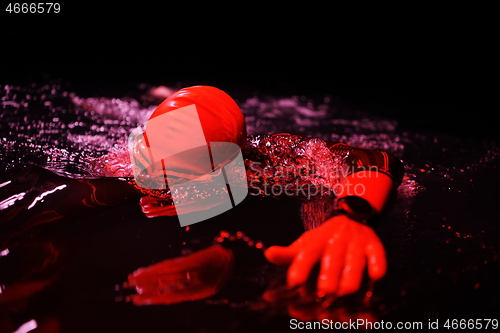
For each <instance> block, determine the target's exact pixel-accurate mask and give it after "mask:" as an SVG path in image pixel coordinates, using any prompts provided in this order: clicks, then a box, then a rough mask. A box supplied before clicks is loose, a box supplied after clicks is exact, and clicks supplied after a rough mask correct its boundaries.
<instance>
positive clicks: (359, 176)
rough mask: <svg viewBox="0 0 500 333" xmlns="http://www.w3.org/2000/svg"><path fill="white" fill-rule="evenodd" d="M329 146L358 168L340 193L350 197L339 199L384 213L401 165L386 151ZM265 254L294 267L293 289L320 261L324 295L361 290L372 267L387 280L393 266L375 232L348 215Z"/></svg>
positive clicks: (290, 272)
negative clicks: (362, 202)
mask: <svg viewBox="0 0 500 333" xmlns="http://www.w3.org/2000/svg"><path fill="white" fill-rule="evenodd" d="M329 147H330V149H331V150H332V151H333V152H334V153H335V154H346V155H344V156H346V161H347V162H348V163H350V164H349V165H351V166H353V168H352V169H351V170H350V171H349V173H348V175H347V176H346V177H345V178H344V179H343V180H342V182H341V188H340V189H341V190H342V189H343V190H344V193H339V195H338V198H343V197H347V196H349V195H354V196H358V197H361V198H363V199H365V200H366V201H367V202H368V203H369V204H370V205H371V206H372V208H374V209H375V210H376V212H378V213H381V212H382V211H383V210H384V208H385V207H386V206H387V202H388V201H389V200H388V199H389V197H390V195H391V193H393V190H394V189H395V188H396V187H397V186H396V185H398V184H399V182H400V181H401V178H402V170H403V169H402V163H401V161H399V159H397V158H396V157H395V156H394V155H390V154H388V153H385V152H378V151H370V150H364V149H360V148H356V147H351V146H348V145H345V144H332V145H331V146H329ZM368 166H372V168H371V169H370V168H368ZM375 167H376V168H375ZM362 171H365V172H364V173H361V172H362ZM356 186H358V187H357V189H358V190H359V191H358V192H357V193H356V192H354V193H349V192H348V190H349V188H350V190H352V191H354V190H355V187H356ZM265 255H266V257H267V259H268V260H269V261H271V262H273V263H275V264H281V265H290V267H289V269H288V274H287V284H288V286H289V287H294V286H297V285H300V284H303V283H305V282H306V280H307V279H308V277H309V274H310V272H311V270H312V268H313V266H314V265H316V264H317V263H319V264H320V274H319V277H318V281H317V290H318V295H320V296H321V295H326V294H336V295H337V296H342V295H346V294H350V293H353V292H356V291H357V290H358V289H359V287H360V285H361V280H362V276H363V272H364V269H365V267H366V266H367V268H368V275H369V276H370V278H371V279H372V280H378V279H380V278H382V277H383V276H384V275H385V272H386V268H387V262H386V258H385V250H384V246H383V244H382V242H381V241H380V239H379V238H378V236H377V235H376V233H375V231H374V230H373V228H372V227H369V226H367V225H365V224H363V223H360V222H357V221H355V220H354V219H352V218H350V217H348V216H346V215H344V214H340V215H336V216H333V217H330V218H328V219H327V220H326V221H325V222H324V223H323V224H322V225H321V226H319V227H318V228H316V229H312V230H309V231H306V232H305V233H304V234H303V235H302V236H300V237H299V238H298V239H297V240H296V241H295V242H294V243H292V244H291V245H290V246H287V247H281V246H272V247H270V248H269V249H267V250H266V252H265Z"/></svg>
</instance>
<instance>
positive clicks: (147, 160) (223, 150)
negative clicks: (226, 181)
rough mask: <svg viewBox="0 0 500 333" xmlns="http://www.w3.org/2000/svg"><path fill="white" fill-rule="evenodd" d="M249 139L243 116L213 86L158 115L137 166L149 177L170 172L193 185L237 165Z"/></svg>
mask: <svg viewBox="0 0 500 333" xmlns="http://www.w3.org/2000/svg"><path fill="white" fill-rule="evenodd" d="M246 135H247V133H246V128H245V118H244V116H243V113H242V112H241V110H240V108H239V107H238V105H237V104H236V102H235V101H234V100H233V99H232V98H231V97H230V96H229V95H228V94H226V93H225V92H223V91H222V90H220V89H217V88H214V87H210V86H193V87H188V88H184V89H181V90H179V91H177V92H175V93H174V94H172V95H171V96H170V97H168V98H167V99H166V100H164V101H163V102H162V103H161V104H160V105H159V106H158V107H157V108H156V110H155V111H154V112H153V114H152V115H151V117H150V118H149V120H148V122H147V124H146V128H145V132H144V135H142V134H141V135H138V136H136V137H135V143H134V145H133V148H132V156H133V161H134V162H133V163H134V165H140V166H141V167H140V168H141V169H142V171H141V172H140V173H141V174H145V175H148V177H149V176H155V177H156V176H158V177H160V178H161V176H162V174H163V173H164V172H166V174H168V175H177V176H178V177H180V178H188V179H189V178H192V177H193V176H194V177H197V176H199V175H204V174H207V173H209V172H210V171H212V170H215V169H216V168H217V167H218V166H221V165H224V164H226V163H228V162H229V161H231V160H232V158H233V157H234V156H235V155H236V154H238V152H239V149H238V147H241V146H243V144H244V143H245V142H246ZM207 147H208V149H209V150H207ZM160 178H159V179H160Z"/></svg>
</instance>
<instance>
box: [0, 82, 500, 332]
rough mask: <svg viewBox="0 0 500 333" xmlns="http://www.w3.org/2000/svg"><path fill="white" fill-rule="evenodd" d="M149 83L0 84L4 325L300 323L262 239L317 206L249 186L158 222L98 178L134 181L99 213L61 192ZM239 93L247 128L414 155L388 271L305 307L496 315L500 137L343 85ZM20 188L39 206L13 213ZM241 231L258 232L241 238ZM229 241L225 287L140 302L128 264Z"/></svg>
mask: <svg viewBox="0 0 500 333" xmlns="http://www.w3.org/2000/svg"><path fill="white" fill-rule="evenodd" d="M149 88H151V87H150V86H149V85H148V84H143V85H140V86H138V87H137V88H136V89H135V90H134V91H127V92H123V93H122V94H121V95H116V96H92V97H88V96H85V97H82V96H84V94H83V93H82V94H81V95H80V92H78V91H72V90H70V89H68V85H67V83H65V82H64V81H60V80H59V81H50V82H48V83H44V84H33V85H26V86H11V85H8V84H3V85H1V86H0V98H1V109H2V111H1V116H0V119H1V122H0V126H1V127H0V140H1V146H0V169H1V175H0V184H2V185H3V186H2V188H0V208H1V209H2V211H0V221H1V222H0V235H1V242H2V243H1V248H0V251H2V252H1V254H2V256H1V257H0V285H1V289H0V290H1V291H2V293H1V294H0V313H2V315H1V317H0V331H2V332H3V331H5V332H12V331H14V330H15V329H16V328H17V327H18V326H19V325H21V324H22V323H25V322H28V321H30V320H31V319H35V320H36V322H37V323H38V325H39V326H40V327H42V326H46V327H47V328H48V329H52V331H60V332H147V331H155V332H156V331H158V332H164V331H165V332H184V331H186V332H255V331H264V332H265V331H285V330H287V329H288V328H289V325H290V324H289V320H290V318H291V317H290V315H289V313H290V309H289V307H288V309H287V306H286V304H285V305H283V304H280V303H268V302H266V301H264V300H263V299H262V293H263V292H264V291H266V290H267V289H269V288H272V287H273V286H274V287H275V286H277V285H278V286H279V285H280V283H282V279H283V277H284V274H285V270H284V269H282V268H279V267H275V266H273V265H271V264H268V263H266V261H265V259H264V258H263V255H262V249H260V248H259V247H258V246H256V244H258V242H257V241H261V242H262V243H263V245H264V246H270V245H276V244H279V245H288V244H290V243H291V242H292V241H293V240H294V239H296V238H297V237H298V236H299V235H300V234H301V233H302V232H303V231H304V223H306V222H307V221H303V219H302V218H301V212H303V211H304V210H305V209H307V207H311V206H310V205H313V204H314V203H302V202H299V201H298V200H296V199H295V198H288V197H279V198H275V197H253V196H249V197H247V198H246V199H245V200H244V201H243V202H242V203H241V204H240V205H238V206H237V207H236V208H234V209H232V210H230V211H227V212H225V213H224V214H222V215H221V216H218V217H216V218H213V219H210V220H208V221H204V222H202V223H198V224H195V225H193V226H191V227H190V228H189V230H186V228H181V227H180V226H179V224H178V220H177V219H176V218H175V217H157V218H147V217H146V216H145V215H144V214H143V213H142V212H141V207H140V206H139V205H138V202H139V198H138V197H135V196H134V195H133V194H132V193H130V195H128V194H127V193H126V190H124V189H122V188H121V187H120V185H117V184H118V183H119V181H118V180H116V179H108V180H106V179H100V180H96V181H97V183H96V184H97V185H95V186H97V187H98V188H102V189H105V190H106V191H109V192H110V193H112V192H113V191H114V192H120V191H124V192H121V193H123V194H124V197H126V200H124V201H123V202H122V205H120V206H115V207H111V206H110V207H104V208H102V207H101V208H99V209H87V208H88V207H87V208H86V207H84V206H85V205H84V204H82V201H81V198H79V197H78V196H77V195H75V197H74V198H71V197H66V196H62V195H59V194H58V189H63V188H66V187H65V186H67V187H71V188H74V189H75V191H76V192H78V189H79V188H80V187H78V186H81V191H80V192H82V193H83V192H85V191H86V190H88V187H85V186H83V185H81V184H82V183H81V182H78V180H81V179H89V178H97V177H96V175H95V174H93V172H92V171H95V170H92V169H91V168H90V167H89V165H90V164H89V161H92V160H93V159H95V158H98V157H100V156H103V155H105V154H107V153H108V152H109V151H115V152H119V145H118V146H116V144H119V143H120V142H125V140H126V138H127V136H128V134H129V133H130V131H131V130H132V129H134V128H135V127H136V126H138V125H139V124H141V123H143V122H144V121H146V120H147V119H148V116H149V114H151V112H152V111H153V110H154V108H155V106H156V105H157V103H158V100H155V99H154V98H152V97H151V96H149V95H147V93H146V92H147V90H148V89H149ZM172 88H176V87H172ZM228 93H230V94H231V95H232V96H234V97H235V98H236V100H237V102H238V104H239V105H240V107H241V109H242V111H243V113H244V114H245V116H246V122H247V129H248V132H249V134H272V133H281V132H287V133H294V134H300V135H303V136H312V137H318V138H321V139H323V140H330V141H341V142H345V143H348V144H351V145H355V146H360V147H364V148H370V149H381V150H385V151H388V152H391V153H394V154H396V155H397V156H399V157H400V158H401V159H402V160H403V162H404V164H405V170H406V173H405V177H404V179H403V182H402V184H401V186H400V187H399V189H398V196H397V198H396V200H395V202H394V204H393V207H392V209H391V210H390V211H389V213H388V215H387V216H386V218H385V220H384V222H383V223H382V224H381V225H380V227H379V229H378V234H379V236H380V238H381V239H382V242H383V243H384V245H385V247H386V252H387V260H388V272H387V275H386V276H385V277H384V278H383V279H382V280H380V281H378V282H376V283H375V285H374V286H373V289H369V288H370V286H368V284H367V283H365V284H364V285H363V287H362V288H361V290H360V292H358V293H357V294H355V295H352V296H346V297H344V298H342V299H337V300H336V301H335V302H334V303H333V304H332V306H331V307H330V308H329V309H327V310H321V311H320V310H314V309H312V308H314V306H315V305H314V304H312V305H311V304H309V305H307V306H306V305H304V304H302V305H301V306H299V308H300V309H301V314H302V315H303V316H304V318H308V317H307V316H310V315H311V313H314V315H313V317H314V316H316V319H319V318H322V317H321V313H322V311H323V313H324V314H325V315H326V314H327V313H330V314H331V317H332V318H336V319H338V320H342V321H346V320H348V319H349V318H351V319H356V318H372V320H373V321H375V320H379V321H380V320H384V321H391V322H393V323H394V325H395V323H396V322H398V321H420V322H422V323H423V324H424V327H426V325H427V323H428V320H431V321H435V320H436V319H439V320H440V321H442V322H444V321H445V320H446V319H486V318H490V319H492V318H496V319H499V318H498V313H499V312H498V309H499V299H498V297H499V293H498V287H497V284H498V281H499V278H500V260H499V255H500V242H499V240H500V238H499V236H498V235H499V231H500V227H499V225H498V221H499V220H500V211H499V209H498V206H497V204H498V198H499V195H498V194H499V186H500V176H499V173H498V170H499V169H498V168H499V163H500V162H499V158H498V155H499V149H498V147H497V145H496V143H495V142H492V141H488V140H485V139H481V138H477V139H475V138H471V137H466V136H464V137H456V136H451V135H447V134H443V133H440V132H438V131H434V132H429V131H422V130H419V129H418V128H412V126H411V124H404V125H403V124H401V123H400V122H398V121H397V120H393V119H388V118H383V117H381V116H379V115H377V114H376V113H375V112H372V110H370V109H366V108H364V109H362V108H360V107H359V106H356V105H353V104H351V103H347V102H345V101H343V100H341V99H339V98H337V97H335V96H327V95H325V96H317V95H315V96H269V95H264V94H262V93H259V92H244V91H238V90H237V89H235V91H234V92H231V91H228ZM117 154H118V153H117ZM120 162H123V163H125V161H118V162H117V163H120ZM49 170H50V171H49ZM9 181H11V182H10V183H9ZM115 186H116V188H115ZM47 192H50V193H48V194H46V195H42V194H43V193H47ZM16 195H17V196H16ZM110 197H111V194H110ZM23 198H24V199H25V201H26V200H28V199H29V200H28V201H29V202H28V204H27V205H25V207H24V210H21V211H15V210H14V209H13V208H16V207H17V206H19V207H21V206H20V202H21V201H22V199H23ZM308 205H309V206H308ZM26 206H28V207H26ZM31 206H32V207H31ZM48 207H59V208H58V209H61V207H64V208H63V209H62V210H58V211H63V212H64V214H65V216H66V217H67V218H65V219H61V220H57V221H54V222H50V219H51V218H50V216H48V217H47V219H45V220H44V222H43V223H38V224H36V222H34V220H31V216H33V215H34V214H35V213H36V210H37V209H39V210H40V211H43V210H44V209H47V210H49V208H48ZM28 208H29V209H28ZM31 209H33V210H31ZM52 209H54V208H52ZM16 214H17V215H16ZM12 216H14V217H12ZM221 231H222V232H223V233H222V234H221ZM225 231H227V232H228V234H225V233H224V232H225ZM238 231H242V232H244V233H245V234H246V235H247V236H248V237H249V239H243V237H239V238H242V239H238V237H237V234H236V233H237V232H238ZM221 235H222V236H223V237H222V239H220V237H221ZM231 235H233V236H234V237H233V238H234V239H233V240H231ZM226 236H227V237H226ZM214 239H215V241H214ZM218 241H221V242H222V241H223V242H222V243H223V244H225V246H227V247H228V248H231V249H232V250H233V253H234V271H233V273H232V275H231V276H229V277H228V279H227V280H226V282H225V283H224V285H223V286H222V289H221V290H220V291H219V292H217V293H216V294H215V295H213V296H210V297H207V298H204V299H199V300H194V301H187V302H182V303H176V304H169V305H144V306H136V305H134V304H133V303H131V302H129V301H128V300H129V298H128V297H127V296H128V295H129V294H131V291H129V290H126V289H124V288H123V286H122V284H123V282H125V281H127V275H128V274H130V273H132V272H134V271H135V270H137V269H138V268H140V267H146V266H149V265H151V264H153V263H158V262H161V261H163V260H165V259H169V258H175V257H179V256H182V255H187V254H189V253H193V252H195V251H197V250H200V249H205V248H208V247H210V246H211V245H212V244H213V243H214V242H215V243H217V242H218ZM299 303H300V302H299ZM313 303H314V302H313ZM289 304H290V303H289ZM316 307H319V306H318V305H317V304H316ZM495 316H496V317H495ZM311 319H312V318H311ZM49 331H50V330H49Z"/></svg>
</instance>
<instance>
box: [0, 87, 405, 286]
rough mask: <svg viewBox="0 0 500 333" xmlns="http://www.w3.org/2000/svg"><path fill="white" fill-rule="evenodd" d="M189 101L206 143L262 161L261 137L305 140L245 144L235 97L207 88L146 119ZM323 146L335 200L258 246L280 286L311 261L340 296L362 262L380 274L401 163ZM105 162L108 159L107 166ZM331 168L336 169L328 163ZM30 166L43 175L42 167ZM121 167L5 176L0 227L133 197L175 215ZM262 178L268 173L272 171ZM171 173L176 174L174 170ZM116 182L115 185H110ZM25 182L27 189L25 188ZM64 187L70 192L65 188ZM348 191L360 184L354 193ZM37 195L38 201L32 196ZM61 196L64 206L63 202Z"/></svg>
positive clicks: (302, 277) (172, 100) (163, 197)
mask: <svg viewBox="0 0 500 333" xmlns="http://www.w3.org/2000/svg"><path fill="white" fill-rule="evenodd" d="M192 104H195V105H196V107H197V111H198V116H199V119H200V122H201V126H202V128H203V133H204V136H205V138H204V139H205V140H206V142H230V143H233V144H235V145H238V146H239V147H241V148H242V150H243V152H244V154H246V156H245V158H247V157H248V159H249V158H250V157H249V156H248V155H249V154H250V155H252V154H253V155H259V156H258V157H255V156H253V157H252V158H254V159H256V158H260V159H261V160H266V159H270V158H271V157H270V156H269V155H266V154H268V153H269V152H266V150H265V149H261V148H263V146H265V145H266V144H267V143H272V142H282V143H284V142H288V143H290V144H301V143H302V142H306V141H307V140H308V139H307V138H302V137H300V136H296V135H291V134H275V135H267V136H261V137H259V142H258V143H256V142H255V140H254V142H252V143H251V144H250V143H249V141H250V138H248V137H247V133H246V128H245V121H244V116H243V114H242V112H241V110H240V109H239V107H238V105H237V104H236V102H235V101H234V100H233V99H232V98H231V97H230V96H229V95H227V94H226V93H225V92H223V91H221V90H219V89H217V88H214V87H208V86H194V87H189V88H185V89H181V90H179V91H177V92H176V93H174V94H173V95H171V96H170V97H168V98H167V99H166V100H165V101H163V102H162V103H161V104H160V105H159V106H158V107H157V109H156V110H155V111H154V113H153V114H152V115H151V117H150V120H151V119H154V118H156V117H159V116H161V115H164V114H166V113H168V112H171V111H173V110H176V109H178V108H181V107H184V106H189V105H192ZM169 126H172V125H171V124H165V131H164V132H163V133H164V134H165V135H168V133H169V131H168V130H167V129H168V128H169ZM146 133H147V128H146ZM134 145H135V146H134V149H136V150H137V151H138V156H143V158H144V159H147V156H148V153H147V150H148V148H149V147H148V144H147V142H146V140H145V139H144V138H142V139H141V138H138V139H137V140H136V141H135V143H134ZM324 147H325V149H326V151H328V153H329V154H330V155H328V156H330V157H331V158H335V157H336V156H342V157H343V163H344V164H343V165H344V166H348V168H347V169H346V170H347V171H345V169H344V171H345V172H344V171H342V170H332V172H333V173H335V174H337V175H339V177H338V179H337V180H338V181H335V182H333V181H330V180H329V181H326V185H328V186H330V189H331V190H332V193H334V194H335V195H336V198H335V199H334V202H333V204H332V205H331V208H330V209H329V210H328V211H327V212H325V217H324V222H323V223H322V224H321V225H320V226H318V227H317V228H314V229H312V230H308V231H306V232H304V233H303V234H302V235H301V236H300V237H299V238H298V239H297V240H296V241H295V242H293V243H292V244H291V245H289V246H286V247H280V246H271V247H269V248H268V249H267V250H266V251H265V256H266V258H267V259H268V260H269V261H270V262H272V263H274V264H278V265H288V266H289V268H288V271H287V272H288V273H287V284H288V286H289V287H290V288H292V287H295V286H299V285H301V284H304V283H305V282H306V280H307V279H308V277H309V275H310V274H311V270H312V269H313V267H314V266H315V265H316V264H319V265H320V273H319V277H318V281H317V289H318V295H319V296H322V295H327V294H335V295H337V296H342V295H346V294H350V293H354V292H355V291H356V290H358V289H359V287H360V284H361V280H362V276H363V273H364V270H365V268H367V270H368V275H369V277H370V278H371V279H373V280H378V279H380V278H382V277H383V276H384V274H385V272H386V266H387V264H386V258H385V252H384V247H383V245H382V243H381V241H380V239H379V238H378V236H377V234H376V233H375V231H374V229H373V227H374V225H375V224H374V223H375V222H376V220H377V219H379V217H380V215H382V214H383V212H384V210H385V209H386V208H387V204H388V202H389V201H390V200H389V199H390V197H391V195H392V194H393V193H394V190H395V189H396V187H397V186H398V184H399V182H400V180H401V174H402V167H401V162H400V161H399V159H397V158H396V157H395V156H393V155H391V154H389V153H385V152H380V151H371V150H365V149H360V148H356V147H352V146H349V145H346V144H343V143H336V142H328V143H324ZM252 149H253V150H252ZM255 149H257V150H258V151H259V153H258V154H255V151H254V150H255ZM320 150H321V149H320ZM321 153H325V152H324V151H321ZM127 154H128V153H127ZM325 156H327V155H325ZM111 157H112V156H111V155H110V156H106V157H104V158H103V160H109V159H110V158H111ZM217 158H218V159H219V160H223V159H229V158H231V156H223V153H222V155H221V156H218V157H217ZM112 164H113V163H112V161H110V163H109V167H110V168H112ZM106 165H108V164H106ZM332 166H333V167H341V166H339V165H335V164H332ZM184 169H185V171H188V173H189V172H191V173H196V172H198V170H196V165H194V166H184ZM20 172H22V173H23V177H19V175H11V176H8V177H10V178H11V179H25V180H26V179H28V180H30V179H31V178H30V177H28V176H26V175H27V174H29V173H30V170H28V169H26V168H25V169H24V170H22V171H20ZM36 172H37V173H39V172H45V173H50V172H48V171H46V170H43V169H42V170H41V171H40V170H38V171H36ZM127 172H128V174H127ZM127 172H125V174H122V175H120V177H121V176H123V177H126V176H128V178H123V179H125V180H128V183H127V182H124V181H117V180H116V179H111V178H108V179H106V178H101V179H85V180H82V179H79V180H75V179H66V178H63V177H59V176H55V175H46V177H41V178H43V179H51V181H50V185H51V187H50V188H44V187H43V186H42V185H37V184H38V183H37V182H39V177H38V176H33V177H32V181H31V180H30V181H29V182H28V183H26V184H25V185H23V186H26V191H24V189H22V188H21V187H20V184H19V183H16V182H17V181H13V182H10V181H6V182H4V183H3V184H5V185H4V187H3V190H4V191H7V192H9V198H14V199H12V200H11V201H5V200H4V201H5V202H2V203H3V204H4V206H5V207H2V209H3V212H2V223H1V226H2V227H3V228H5V229H10V230H12V229H14V227H12V226H11V225H10V224H11V223H10V222H11V221H14V217H15V216H18V217H20V218H21V220H22V221H23V226H22V227H23V228H28V227H29V226H31V225H36V224H40V223H46V222H51V221H55V220H58V219H62V218H67V217H69V216H72V214H73V215H74V216H81V214H82V212H84V211H85V210H87V209H88V208H92V207H93V208H95V207H101V208H103V207H108V206H110V205H119V204H123V203H124V202H125V203H128V202H131V201H134V200H135V202H137V200H140V204H141V207H142V210H143V212H144V213H145V214H146V215H147V216H149V217H155V216H172V215H174V214H176V210H175V207H174V205H173V204H172V200H171V198H170V197H169V195H167V192H168V191H167V190H149V189H144V188H141V187H140V186H138V184H137V183H136V182H135V181H134V179H133V178H132V177H131V176H132V175H131V174H130V170H128V171H127ZM162 172H163V171H162ZM247 172H249V170H247ZM112 174H113V172H110V174H109V175H112ZM6 177H7V176H6ZM110 177H111V176H110ZM115 177H118V176H116V175H115ZM266 177H269V178H272V177H273V175H267V176H266ZM41 178H40V179H41ZM179 178H182V175H180V176H179ZM117 183H118V184H119V187H117V186H116V184H117ZM129 184H132V185H133V187H131V186H129ZM56 185H57V186H56ZM54 186H55V187H54ZM33 188H35V190H32V189H33ZM70 189H76V190H74V191H72V192H70V191H69V190H70ZM117 189H119V190H117ZM356 189H363V190H362V191H361V190H358V191H356ZM10 191H12V193H10ZM23 191H24V192H23ZM37 191H38V192H37ZM138 192H139V193H138ZM15 193H17V194H15ZM67 193H70V195H68V194H67ZM21 194H22V195H21ZM16 195H17V197H16ZM38 197H39V198H42V199H43V200H41V199H40V200H36V199H35V198H38ZM34 199H35V201H33V200H34ZM125 199H126V200H125ZM332 200H333V199H332ZM70 201H71V202H77V203H78V204H79V206H77V207H75V205H71V204H69V202H70ZM65 202H68V204H64V203H65ZM35 203H36V205H35ZM55 204H57V205H58V208H57V209H54V205H55ZM186 205H187V206H189V205H190V204H189V203H186ZM60 207H63V208H60ZM64 207H66V208H64ZM63 209H64V211H63ZM191 209H192V210H199V209H203V207H196V206H195V205H192V204H191ZM28 210H29V211H28Z"/></svg>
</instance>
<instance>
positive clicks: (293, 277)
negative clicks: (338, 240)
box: [287, 230, 326, 288]
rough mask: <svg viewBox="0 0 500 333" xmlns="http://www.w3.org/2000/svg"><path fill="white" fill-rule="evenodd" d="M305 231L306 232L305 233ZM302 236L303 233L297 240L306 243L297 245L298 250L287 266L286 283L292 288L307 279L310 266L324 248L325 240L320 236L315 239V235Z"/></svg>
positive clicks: (318, 258) (318, 257)
mask: <svg viewBox="0 0 500 333" xmlns="http://www.w3.org/2000/svg"><path fill="white" fill-rule="evenodd" d="M314 231H319V230H314ZM309 232H310V231H309ZM307 233H308V232H306V234H307ZM315 234H318V233H315ZM310 235H312V234H310ZM304 236H306V235H305V234H304V235H303V237H302V238H301V239H299V240H302V241H303V242H305V243H306V245H305V246H301V247H299V249H300V250H299V251H298V253H297V255H296V256H295V258H294V259H293V261H292V263H291V265H290V267H289V268H288V273H287V284H288V287H289V288H293V287H295V286H298V285H300V284H303V283H305V282H306V281H307V278H308V277H309V274H310V273H311V270H312V268H313V267H314V265H315V264H316V263H317V262H318V261H319V260H320V258H321V256H322V255H323V252H324V250H325V248H326V241H324V240H322V239H321V238H318V239H315V237H304Z"/></svg>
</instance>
